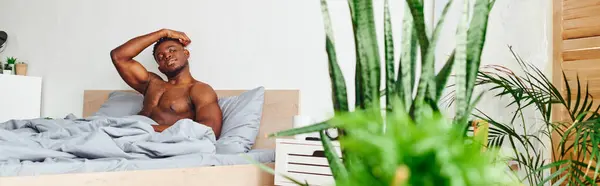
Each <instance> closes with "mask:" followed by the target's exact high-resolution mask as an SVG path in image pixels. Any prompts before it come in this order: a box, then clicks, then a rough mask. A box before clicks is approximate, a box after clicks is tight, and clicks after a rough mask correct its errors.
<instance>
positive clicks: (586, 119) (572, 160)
mask: <svg viewBox="0 0 600 186" xmlns="http://www.w3.org/2000/svg"><path fill="white" fill-rule="evenodd" d="M510 49H511V50H510V51H511V52H512V54H513V56H514V57H515V59H516V61H517V63H518V64H519V66H520V70H521V71H522V72H521V74H523V75H518V73H517V72H515V71H512V70H511V69H508V68H506V67H503V66H499V65H489V66H485V67H484V68H482V70H481V71H480V72H479V73H478V80H477V83H476V84H477V86H482V87H485V90H486V91H488V92H492V91H497V94H496V96H498V97H503V96H504V97H509V98H510V100H511V101H510V103H509V104H508V105H507V106H510V107H514V108H515V112H513V116H512V118H511V120H510V121H508V122H502V121H499V120H496V119H494V118H492V117H490V116H488V115H486V114H485V113H483V112H480V114H476V116H477V117H479V118H481V119H483V120H485V121H487V122H489V123H490V124H491V125H492V126H491V127H490V136H489V143H488V144H489V145H488V146H501V145H502V144H505V143H506V142H508V144H509V148H510V149H511V150H512V151H513V156H512V157H513V158H514V159H513V160H514V161H516V162H518V164H519V165H520V167H522V168H523V171H524V172H525V175H524V176H523V177H522V178H521V179H522V180H523V181H525V180H527V182H528V183H529V184H530V185H536V184H537V185H544V184H546V183H550V182H555V184H556V185H560V184H565V183H566V184H567V185H590V184H595V183H596V181H597V180H598V172H599V171H598V167H600V166H599V164H598V162H599V161H598V158H599V157H600V152H599V151H600V149H599V146H598V145H599V142H600V135H599V133H598V132H600V130H599V126H600V125H599V124H600V117H599V116H600V115H599V114H598V110H599V109H600V106H594V105H595V104H594V101H593V98H592V97H591V95H590V94H589V92H588V90H589V89H588V87H587V84H586V87H585V88H583V87H582V86H581V82H580V80H579V78H578V77H577V78H576V80H575V81H572V82H571V83H570V82H569V81H567V77H566V75H565V74H564V73H563V79H564V85H565V87H566V89H565V91H566V93H565V94H561V91H560V90H559V89H558V88H556V87H555V86H554V84H553V83H552V82H551V81H550V80H549V79H548V78H547V77H546V76H545V75H544V74H543V72H542V71H541V70H539V69H538V68H537V67H535V66H534V65H532V64H530V63H526V62H524V61H523V59H521V58H520V57H519V56H518V55H516V54H515V52H514V51H513V50H512V48H510ZM558 83H561V82H558ZM531 107H533V108H534V109H535V111H536V112H537V114H538V115H539V116H541V118H542V120H541V121H539V122H538V123H528V122H526V121H524V119H525V117H524V115H525V114H524V113H523V112H524V111H525V110H526V109H530V108H531ZM553 108H554V109H555V110H553ZM556 109H559V110H558V111H557V110H556ZM552 112H560V113H564V114H565V116H566V117H567V118H566V120H565V121H553V118H552ZM519 122H521V123H522V124H523V125H522V127H523V129H522V131H523V132H519V131H518V130H517V128H515V126H517V123H519ZM534 124H539V127H538V128H533V129H534V130H529V131H528V129H532V126H534ZM553 134H554V135H553ZM553 136H554V137H553ZM553 138H554V139H558V140H553ZM542 139H546V140H547V141H548V142H549V143H550V144H544V141H543V140H542ZM535 144H541V145H542V146H543V147H544V148H547V147H552V148H553V150H554V153H553V154H552V157H551V158H552V160H553V161H550V160H547V159H544V153H543V151H541V150H540V149H539V147H538V148H537V150H536V145H535ZM550 169H551V172H552V174H550V175H549V176H544V175H545V174H543V172H545V171H546V172H548V171H550Z"/></svg>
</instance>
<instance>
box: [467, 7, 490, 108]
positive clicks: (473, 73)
mask: <svg viewBox="0 0 600 186" xmlns="http://www.w3.org/2000/svg"><path fill="white" fill-rule="evenodd" d="M491 9H492V7H491V5H490V1H489V0H475V6H474V13H473V16H472V19H471V24H470V26H469V30H468V31H467V74H466V75H467V76H466V77H467V87H466V91H467V92H466V93H467V96H466V98H467V100H470V98H471V95H472V93H473V88H474V86H475V80H476V79H477V72H479V66H480V62H481V54H482V51H483V45H484V43H485V35H486V31H487V24H488V17H489V14H490V10H491Z"/></svg>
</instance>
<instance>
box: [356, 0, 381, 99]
mask: <svg viewBox="0 0 600 186" xmlns="http://www.w3.org/2000/svg"><path fill="white" fill-rule="evenodd" d="M351 3H353V4H352V5H351V7H353V8H352V9H351V11H354V12H352V15H354V16H355V17H354V20H355V21H354V22H355V24H354V27H355V33H354V37H355V45H356V53H357V71H359V72H358V73H357V74H356V75H357V82H356V84H357V86H356V89H358V90H360V91H362V92H361V94H360V95H357V96H360V97H361V98H357V100H359V101H360V103H357V104H358V105H357V106H358V108H361V109H366V108H369V109H371V108H379V105H380V99H379V94H380V93H379V91H380V90H379V88H380V85H381V72H380V71H381V69H380V68H381V67H380V66H381V65H380V63H379V60H380V58H379V49H378V44H377V35H376V32H375V20H374V15H373V2H372V0H352V1H351ZM359 76H360V77H359Z"/></svg>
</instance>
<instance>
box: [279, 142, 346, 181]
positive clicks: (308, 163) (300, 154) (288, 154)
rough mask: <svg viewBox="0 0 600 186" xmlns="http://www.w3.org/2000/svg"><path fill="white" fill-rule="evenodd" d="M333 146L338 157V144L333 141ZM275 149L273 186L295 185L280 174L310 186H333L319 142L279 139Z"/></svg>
mask: <svg viewBox="0 0 600 186" xmlns="http://www.w3.org/2000/svg"><path fill="white" fill-rule="evenodd" d="M333 146H334V148H335V149H336V151H337V154H338V156H340V155H341V150H340V145H339V142H337V141H334V142H333ZM275 149H276V150H275V172H276V175H275V185H295V184H294V183H293V182H291V181H288V180H287V179H286V178H284V177H282V176H280V175H278V174H280V173H281V174H284V175H287V176H290V177H292V178H294V179H296V180H298V181H300V182H305V181H306V182H308V184H310V185H333V184H334V179H333V176H332V175H331V170H330V169H329V163H328V162H327V158H326V157H325V154H324V153H323V146H322V145H321V141H307V140H297V139H281V138H280V139H276V147H275Z"/></svg>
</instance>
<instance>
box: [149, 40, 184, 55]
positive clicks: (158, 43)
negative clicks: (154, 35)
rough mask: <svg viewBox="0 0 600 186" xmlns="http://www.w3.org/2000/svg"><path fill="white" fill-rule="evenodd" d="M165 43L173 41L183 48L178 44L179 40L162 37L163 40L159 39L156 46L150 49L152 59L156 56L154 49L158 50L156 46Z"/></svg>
mask: <svg viewBox="0 0 600 186" xmlns="http://www.w3.org/2000/svg"><path fill="white" fill-rule="evenodd" d="M165 41H175V42H177V43H179V44H181V46H183V43H181V42H179V39H175V38H170V37H163V38H160V39H159V40H158V41H157V42H156V44H154V48H153V49H152V56H153V57H154V56H156V55H155V54H156V48H158V45H160V44H162V43H164V42H165Z"/></svg>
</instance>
